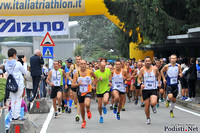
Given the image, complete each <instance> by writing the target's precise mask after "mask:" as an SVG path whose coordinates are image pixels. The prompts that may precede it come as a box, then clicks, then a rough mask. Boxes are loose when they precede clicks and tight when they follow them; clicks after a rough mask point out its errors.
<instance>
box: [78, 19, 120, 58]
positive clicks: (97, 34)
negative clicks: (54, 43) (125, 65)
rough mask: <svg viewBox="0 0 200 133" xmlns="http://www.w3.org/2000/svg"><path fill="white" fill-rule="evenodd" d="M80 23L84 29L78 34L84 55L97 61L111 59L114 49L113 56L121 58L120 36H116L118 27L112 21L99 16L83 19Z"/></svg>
mask: <svg viewBox="0 0 200 133" xmlns="http://www.w3.org/2000/svg"><path fill="white" fill-rule="evenodd" d="M78 21H79V24H80V26H81V29H82V30H81V32H80V33H78V34H77V37H78V38H79V39H81V45H83V52H82V55H84V56H86V57H93V59H95V60H97V59H98V58H99V57H106V58H111V56H110V53H109V50H110V49H113V50H114V53H112V55H114V56H115V55H116V56H118V57H119V56H120V53H119V52H118V47H117V42H116V41H117V39H118V36H117V34H115V32H116V29H118V27H117V26H115V25H114V24H113V23H112V22H111V21H110V20H108V19H107V18H106V17H105V16H103V15H99V16H87V17H83V18H80V19H79V20H78Z"/></svg>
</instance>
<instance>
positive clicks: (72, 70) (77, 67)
mask: <svg viewBox="0 0 200 133" xmlns="http://www.w3.org/2000/svg"><path fill="white" fill-rule="evenodd" d="M80 60H81V56H76V58H75V64H73V65H71V67H70V70H69V73H68V75H67V77H68V79H69V80H70V81H73V77H74V75H75V73H76V72H77V71H78V70H80V65H79V64H80ZM71 90H72V92H73V98H74V103H75V108H77V115H76V117H75V120H76V122H79V120H80V118H79V115H80V106H79V104H78V101H77V94H76V90H77V88H74V87H71Z"/></svg>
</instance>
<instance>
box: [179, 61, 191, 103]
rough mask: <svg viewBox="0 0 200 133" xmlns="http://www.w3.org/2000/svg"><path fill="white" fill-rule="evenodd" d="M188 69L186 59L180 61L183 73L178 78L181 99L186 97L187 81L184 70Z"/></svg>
mask: <svg viewBox="0 0 200 133" xmlns="http://www.w3.org/2000/svg"><path fill="white" fill-rule="evenodd" d="M188 69H189V67H188V63H187V60H186V59H183V60H182V61H181V70H182V73H183V77H182V78H181V79H180V82H181V86H182V97H181V100H186V99H188V82H187V75H186V74H185V72H186V71H187V70H188Z"/></svg>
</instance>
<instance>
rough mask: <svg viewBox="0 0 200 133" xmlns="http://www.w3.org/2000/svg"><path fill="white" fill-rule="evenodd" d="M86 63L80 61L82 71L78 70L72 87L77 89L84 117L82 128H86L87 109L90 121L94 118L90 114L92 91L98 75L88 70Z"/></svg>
mask: <svg viewBox="0 0 200 133" xmlns="http://www.w3.org/2000/svg"><path fill="white" fill-rule="evenodd" d="M86 66H87V64H86V61H85V60H81V61H80V70H78V71H77V72H76V73H75V75H74V78H73V82H72V87H73V88H77V97H78V102H79V104H80V110H81V117H82V120H83V122H82V125H81V128H85V126H86V121H85V107H86V111H87V117H88V119H91V118H92V114H91V112H90V101H91V91H92V85H91V83H92V79H91V78H92V77H93V78H94V81H96V75H95V74H94V72H93V71H90V70H89V69H86Z"/></svg>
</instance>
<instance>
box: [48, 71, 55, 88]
mask: <svg viewBox="0 0 200 133" xmlns="http://www.w3.org/2000/svg"><path fill="white" fill-rule="evenodd" d="M51 75H52V71H50V72H49V75H48V77H47V79H46V82H47V83H48V84H50V85H51V86H54V84H53V83H51V82H50V79H51Z"/></svg>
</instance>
